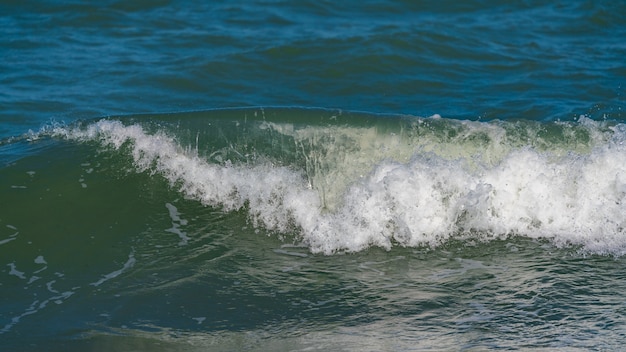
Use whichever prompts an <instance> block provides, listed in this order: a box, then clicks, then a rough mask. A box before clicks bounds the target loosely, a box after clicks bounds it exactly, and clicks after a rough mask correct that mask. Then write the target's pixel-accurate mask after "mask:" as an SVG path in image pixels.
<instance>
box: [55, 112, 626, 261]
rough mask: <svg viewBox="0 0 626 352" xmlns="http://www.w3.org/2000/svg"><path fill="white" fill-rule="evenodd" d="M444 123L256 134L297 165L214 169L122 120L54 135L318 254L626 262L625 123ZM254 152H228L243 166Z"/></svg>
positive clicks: (258, 160) (269, 158)
mask: <svg viewBox="0 0 626 352" xmlns="http://www.w3.org/2000/svg"><path fill="white" fill-rule="evenodd" d="M437 117H438V116H435V119H432V118H431V119H421V118H413V119H411V122H410V124H409V125H407V126H412V127H411V128H409V129H408V130H407V129H406V128H404V127H403V128H399V129H396V132H390V131H388V130H386V129H385V128H382V127H380V126H362V127H359V126H353V125H350V126H346V125H341V124H335V125H332V124H331V125H317V126H316V125H293V124H292V123H281V122H267V121H264V120H263V121H257V122H258V123H256V124H252V123H251V124H248V125H247V127H246V128H249V129H251V128H256V129H257V130H258V131H261V132H262V133H271V134H272V135H273V137H272V141H273V142H274V143H279V144H281V147H280V148H282V149H284V150H288V152H285V153H289V154H293V155H295V157H293V158H292V159H284V158H283V159H281V160H279V159H277V156H276V155H258V154H259V153H258V151H257V155H256V156H255V157H254V158H250V157H247V158H245V160H244V161H241V160H231V159H228V160H224V159H223V158H219V159H217V158H215V153H217V152H215V151H213V152H210V151H211V150H209V152H210V153H209V152H207V154H208V155H203V154H202V153H198V144H197V143H198V136H199V132H198V133H197V134H196V138H195V143H196V147H195V148H191V147H190V146H189V145H184V143H181V142H180V141H179V140H178V139H179V137H180V136H179V137H177V136H176V135H175V134H172V132H171V131H169V130H168V129H167V128H162V129H159V128H157V129H156V130H155V129H154V128H148V127H144V126H142V124H140V123H136V122H134V123H133V122H131V123H123V122H121V121H118V120H112V119H105V120H100V121H97V122H93V123H89V124H88V125H87V126H84V127H60V128H56V129H54V130H53V133H52V134H53V135H55V136H60V137H63V138H67V139H69V140H77V141H80V142H93V141H96V142H98V143H100V144H101V145H102V146H103V147H105V148H108V149H112V150H120V151H122V152H123V153H127V154H128V155H129V156H130V157H132V162H133V165H134V168H135V169H136V171H137V172H148V173H154V174H158V175H159V176H160V177H164V178H165V179H167V181H168V182H169V184H170V186H172V187H173V188H175V189H177V190H179V191H180V192H181V193H182V194H183V195H184V196H185V197H187V198H190V199H195V200H197V201H199V202H201V203H202V204H204V205H206V206H209V207H215V208H221V209H224V210H225V211H238V210H242V209H245V211H246V212H247V213H248V216H249V218H250V220H251V222H252V223H253V225H254V226H256V227H259V228H263V229H266V230H268V231H270V232H277V233H280V234H295V236H296V238H297V240H298V241H299V242H301V243H303V244H305V245H306V246H308V247H309V248H310V250H311V251H312V252H316V253H317V252H319V253H325V254H332V253H336V252H346V251H347V252H356V251H361V250H363V249H366V248H369V247H371V246H378V247H382V248H385V249H390V248H391V247H393V246H397V245H399V246H411V247H419V246H430V247H437V246H440V245H441V244H443V243H447V242H448V241H450V240H451V239H465V240H478V241H490V240H494V239H501V238H506V237H509V236H524V237H529V238H545V239H550V240H551V241H552V242H553V243H554V244H556V245H557V246H579V247H580V248H581V249H582V250H583V251H585V252H589V253H598V254H612V255H623V254H624V253H625V251H626V232H625V229H624V228H625V225H626V217H625V215H624V214H626V204H625V201H626V199H625V197H626V146H625V145H624V140H625V138H626V128H625V127H624V125H621V124H607V123H601V122H593V121H591V120H588V119H586V118H584V117H581V119H580V120H579V122H578V123H576V124H572V123H569V124H558V123H555V124H549V125H548V124H546V125H544V126H540V125H539V126H538V125H530V126H522V127H516V126H515V123H498V122H491V123H480V122H467V121H466V122H459V121H450V120H448V121H445V126H444V127H441V126H439V127H437V126H438V125H437V123H438V122H437V120H440V119H437ZM431 122H434V123H433V124H431ZM403 126H404V125H403ZM427 126H429V127H427ZM433 126H435V127H433ZM533 126H534V127H533ZM549 129H555V130H556V132H555V133H553V134H548V133H547V132H545V131H546V130H549ZM150 130H153V132H150ZM520 130H522V132H520ZM424 131H426V132H424ZM192 134H193V133H192ZM555 136H556V137H555ZM177 138H178V139H177ZM524 139H526V140H525V141H524ZM190 143H193V141H190ZM572 145H574V148H572ZM247 147H248V146H247V145H243V144H242V145H237V144H235V145H233V144H232V143H231V144H230V145H229V147H228V148H229V149H230V150H231V152H232V151H234V152H235V153H236V154H238V155H243V154H244V153H246V152H245V150H244V149H245V148H247ZM209 149H210V148H209ZM238 149H241V151H238ZM289 150H290V151H289ZM216 159H217V160H219V162H218V161H215V160H216ZM285 160H288V161H285ZM167 207H168V211H169V213H170V216H171V218H172V228H171V229H170V230H169V231H170V232H173V233H176V234H178V236H179V237H180V239H181V244H184V243H185V242H187V240H188V238H187V237H186V234H185V233H184V232H182V231H181V230H180V225H183V223H182V221H181V219H180V217H179V214H178V213H177V210H176V208H175V207H173V206H172V205H171V204H170V205H168V206H167Z"/></svg>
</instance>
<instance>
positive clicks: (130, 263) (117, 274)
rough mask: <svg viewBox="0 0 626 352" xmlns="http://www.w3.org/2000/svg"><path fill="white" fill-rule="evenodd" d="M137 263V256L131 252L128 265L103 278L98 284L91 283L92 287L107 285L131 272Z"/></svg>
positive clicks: (125, 264)
mask: <svg viewBox="0 0 626 352" xmlns="http://www.w3.org/2000/svg"><path fill="white" fill-rule="evenodd" d="M136 262H137V260H136V259H135V255H134V253H133V252H131V253H130V254H129V255H128V260H127V261H126V263H124V266H123V267H122V268H121V269H119V270H115V271H113V272H110V273H108V274H106V275H104V276H102V278H101V279H100V280H98V281H96V282H92V283H90V285H91V286H100V285H102V284H103V283H105V282H106V281H109V280H111V279H114V278H116V277H118V276H120V275H122V274H123V273H124V272H126V271H128V270H130V268H132V267H133V266H135V263H136Z"/></svg>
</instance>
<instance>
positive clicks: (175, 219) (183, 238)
mask: <svg viewBox="0 0 626 352" xmlns="http://www.w3.org/2000/svg"><path fill="white" fill-rule="evenodd" d="M165 207H166V208H167V210H168V212H169V213H170V218H171V219H172V227H170V228H169V229H166V230H165V231H167V232H171V233H173V234H176V235H178V237H179V238H180V242H179V243H178V244H179V245H180V246H183V245H186V244H187V243H188V242H189V236H187V233H185V232H184V231H182V230H181V229H180V227H181V226H185V225H187V220H185V219H182V218H181V217H180V215H181V214H180V213H179V212H178V208H176V207H175V206H174V205H172V204H171V203H165Z"/></svg>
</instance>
